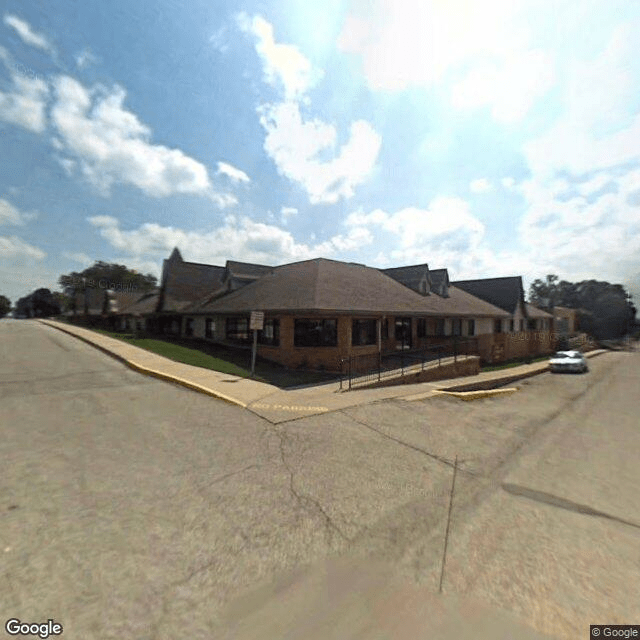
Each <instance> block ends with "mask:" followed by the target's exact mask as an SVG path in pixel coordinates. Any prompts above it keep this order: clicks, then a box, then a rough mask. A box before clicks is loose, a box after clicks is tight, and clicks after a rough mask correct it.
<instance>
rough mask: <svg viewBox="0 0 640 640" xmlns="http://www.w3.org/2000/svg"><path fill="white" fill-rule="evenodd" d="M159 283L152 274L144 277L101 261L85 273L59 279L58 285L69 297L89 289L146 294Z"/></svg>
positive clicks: (66, 275)
mask: <svg viewBox="0 0 640 640" xmlns="http://www.w3.org/2000/svg"><path fill="white" fill-rule="evenodd" d="M157 282H158V280H157V278H156V277H155V276H154V275H151V274H150V273H149V274H147V275H143V274H141V273H138V272H137V271H135V270H134V269H129V268H128V267H126V266H125V265H122V264H115V263H108V262H101V261H98V262H96V263H95V264H94V265H93V266H91V267H87V268H86V269H85V270H84V271H80V272H77V271H73V272H72V273H69V274H65V275H62V276H60V278H59V279H58V284H59V285H60V286H61V287H62V290H63V292H64V294H65V295H67V296H73V295H75V293H77V292H79V291H84V289H85V288H87V287H95V288H101V289H111V288H113V289H115V290H120V291H140V292H141V293H144V292H146V291H149V290H150V289H153V288H154V287H155V286H156V285H157Z"/></svg>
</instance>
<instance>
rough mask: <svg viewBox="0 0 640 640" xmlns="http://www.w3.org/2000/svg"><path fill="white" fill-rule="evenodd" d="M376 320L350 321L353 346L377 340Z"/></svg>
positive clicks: (373, 342)
mask: <svg viewBox="0 0 640 640" xmlns="http://www.w3.org/2000/svg"><path fill="white" fill-rule="evenodd" d="M377 324H378V323H377V320H354V321H353V322H352V323H351V344H352V345H353V346H354V347H357V346H363V345H366V344H376V343H377V342H378V326H377Z"/></svg>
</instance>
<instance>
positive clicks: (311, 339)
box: [293, 319, 338, 347]
mask: <svg viewBox="0 0 640 640" xmlns="http://www.w3.org/2000/svg"><path fill="white" fill-rule="evenodd" d="M293 344H294V346H296V347H335V346H337V345H338V321H337V320H335V319H332V320H311V319H309V320H296V321H295V326H294V336H293Z"/></svg>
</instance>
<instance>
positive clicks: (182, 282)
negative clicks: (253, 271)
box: [157, 248, 225, 312]
mask: <svg viewBox="0 0 640 640" xmlns="http://www.w3.org/2000/svg"><path fill="white" fill-rule="evenodd" d="M224 274H225V267H218V266H215V265H211V264H200V263H198V262H185V261H184V260H183V259H182V256H181V255H180V251H178V249H177V248H176V249H174V250H173V252H172V253H171V256H170V257H169V259H168V260H165V261H164V262H163V267H162V284H161V287H160V298H159V300H158V308H157V311H159V312H172V311H173V312H175V311H182V310H183V309H184V308H185V307H187V306H189V305H190V304H192V303H193V302H195V301H197V300H202V299H203V298H204V297H205V296H206V295H208V294H209V293H211V292H212V291H215V290H217V289H219V288H220V287H221V285H222V279H223V277H224Z"/></svg>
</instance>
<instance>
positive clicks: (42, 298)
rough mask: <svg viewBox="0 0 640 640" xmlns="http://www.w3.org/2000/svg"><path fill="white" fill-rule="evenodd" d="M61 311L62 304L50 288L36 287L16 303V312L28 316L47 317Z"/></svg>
mask: <svg viewBox="0 0 640 640" xmlns="http://www.w3.org/2000/svg"><path fill="white" fill-rule="evenodd" d="M59 313H60V304H59V302H58V301H57V300H56V298H55V296H54V294H52V293H51V291H49V289H44V288H42V289H36V290H35V291H34V292H33V293H30V294H29V295H28V296H24V298H20V300H18V302H17V303H16V314H17V315H21V316H26V317H27V318H46V317H48V316H56V315H58V314H59Z"/></svg>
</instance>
